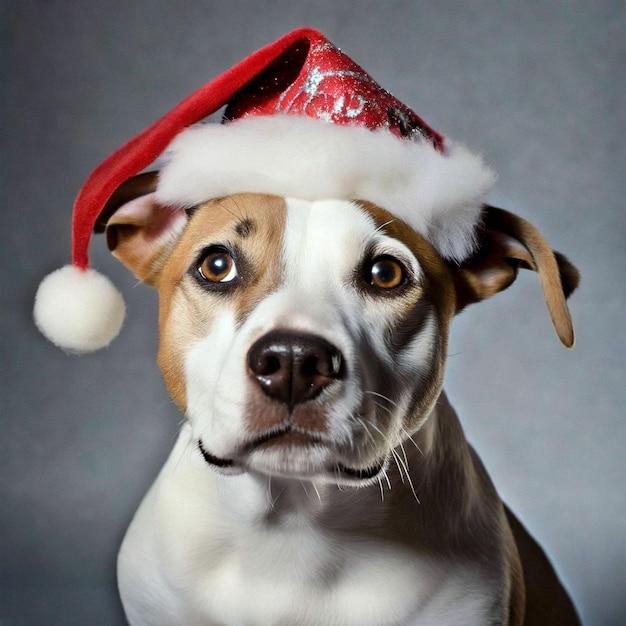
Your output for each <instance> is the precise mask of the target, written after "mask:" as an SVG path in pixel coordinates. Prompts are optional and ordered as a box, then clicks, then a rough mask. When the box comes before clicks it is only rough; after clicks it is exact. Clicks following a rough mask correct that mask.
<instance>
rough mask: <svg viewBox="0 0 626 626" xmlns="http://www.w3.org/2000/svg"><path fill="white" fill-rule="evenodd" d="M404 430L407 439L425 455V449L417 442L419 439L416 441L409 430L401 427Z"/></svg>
mask: <svg viewBox="0 0 626 626" xmlns="http://www.w3.org/2000/svg"><path fill="white" fill-rule="evenodd" d="M401 430H402V432H403V433H404V435H405V441H410V442H411V443H412V444H413V445H414V446H415V449H416V450H417V451H418V452H419V453H420V454H421V455H422V456H424V451H423V450H422V449H421V448H420V447H419V444H418V443H417V441H415V439H413V435H410V434H409V432H408V431H407V430H405V429H404V428H402V429H401Z"/></svg>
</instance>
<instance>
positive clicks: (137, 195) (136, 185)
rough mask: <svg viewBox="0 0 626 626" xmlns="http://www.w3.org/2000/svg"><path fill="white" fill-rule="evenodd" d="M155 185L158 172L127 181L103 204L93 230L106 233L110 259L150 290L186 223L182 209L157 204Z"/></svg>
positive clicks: (185, 215)
mask: <svg viewBox="0 0 626 626" xmlns="http://www.w3.org/2000/svg"><path fill="white" fill-rule="evenodd" d="M157 182H158V172H148V173H146V174H139V175H138V176H134V177H133V178H129V179H128V180H127V181H126V182H125V183H123V184H122V185H120V186H119V187H118V188H117V190H116V191H115V193H114V194H113V195H112V196H111V198H110V200H109V201H108V202H107V203H106V205H105V207H104V209H103V210H102V212H101V213H100V216H99V217H98V220H97V222H96V226H95V230H96V232H103V231H104V232H106V239H107V245H108V247H109V250H111V252H112V253H113V256H115V257H116V258H117V259H119V260H120V261H121V262H122V263H123V264H124V265H125V266H126V267H128V268H129V269H130V270H131V271H132V272H133V274H135V276H137V278H139V279H140V280H143V281H144V282H146V283H148V284H149V285H152V286H154V285H155V283H156V280H157V277H158V274H159V271H160V269H161V267H162V266H163V263H164V261H165V259H166V258H167V255H168V253H169V251H170V250H171V248H172V246H173V245H174V243H175V242H176V240H177V239H178V237H179V236H180V234H181V233H182V231H183V229H184V227H185V224H186V223H187V214H186V212H185V211H184V210H183V209H177V208H173V207H169V206H164V205H162V204H160V203H159V202H157V200H156V187H157Z"/></svg>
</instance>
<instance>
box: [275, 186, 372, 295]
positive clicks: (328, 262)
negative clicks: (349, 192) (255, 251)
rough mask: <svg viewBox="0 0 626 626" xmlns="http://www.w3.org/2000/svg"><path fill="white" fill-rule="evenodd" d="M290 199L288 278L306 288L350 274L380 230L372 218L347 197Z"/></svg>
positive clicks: (286, 254)
mask: <svg viewBox="0 0 626 626" xmlns="http://www.w3.org/2000/svg"><path fill="white" fill-rule="evenodd" d="M286 202H287V224H286V227H285V236H284V240H283V259H284V265H285V272H286V277H287V280H288V281H290V280H295V279H297V280H298V281H299V284H300V285H301V286H302V288H303V290H304V291H306V289H307V288H308V287H311V288H313V290H315V289H316V288H319V287H321V286H323V285H324V284H325V283H327V282H328V281H329V280H331V281H332V280H333V279H335V280H336V279H337V278H339V277H343V276H346V275H348V274H349V273H350V272H351V271H352V269H353V268H354V265H355V264H356V262H357V261H358V260H359V259H360V258H361V256H362V255H363V250H364V249H365V248H366V247H367V245H368V244H369V242H370V240H371V238H372V236H373V234H374V233H375V231H376V225H375V224H374V221H373V220H372V218H371V217H370V216H369V215H368V214H367V213H366V212H365V211H363V210H362V209H361V208H360V207H357V206H356V205H354V204H353V203H351V202H346V201H340V200H319V201H316V202H307V201H305V200H296V199H293V198H288V199H287V200H286ZM304 281H305V282H304Z"/></svg>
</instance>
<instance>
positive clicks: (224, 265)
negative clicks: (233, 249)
mask: <svg viewBox="0 0 626 626" xmlns="http://www.w3.org/2000/svg"><path fill="white" fill-rule="evenodd" d="M198 274H199V275H200V277H201V278H202V279H203V280H205V281H207V282H210V283H230V282H232V281H233V280H235V279H236V278H237V276H239V273H238V272H237V266H236V265H235V261H234V259H233V257H232V255H231V254H230V252H228V250H226V249H225V248H221V247H220V248H212V249H210V250H208V251H207V252H206V254H205V255H204V256H203V257H202V258H201V260H200V263H199V265H198Z"/></svg>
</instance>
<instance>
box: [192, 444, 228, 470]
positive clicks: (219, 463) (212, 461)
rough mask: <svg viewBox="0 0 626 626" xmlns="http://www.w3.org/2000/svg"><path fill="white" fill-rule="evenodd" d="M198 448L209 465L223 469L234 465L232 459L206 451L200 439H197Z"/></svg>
mask: <svg viewBox="0 0 626 626" xmlns="http://www.w3.org/2000/svg"><path fill="white" fill-rule="evenodd" d="M198 449H199V450H200V453H201V454H202V456H203V458H204V460H205V461H206V462H207V463H208V464H209V465H215V466H216V467H220V468H223V469H228V468H231V467H233V466H234V465H235V461H233V460H232V459H222V458H220V457H218V456H215V455H214V454H211V453H210V452H207V450H206V448H205V447H204V445H203V444H202V439H199V440H198Z"/></svg>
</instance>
